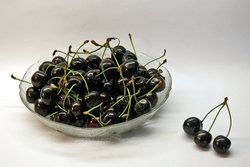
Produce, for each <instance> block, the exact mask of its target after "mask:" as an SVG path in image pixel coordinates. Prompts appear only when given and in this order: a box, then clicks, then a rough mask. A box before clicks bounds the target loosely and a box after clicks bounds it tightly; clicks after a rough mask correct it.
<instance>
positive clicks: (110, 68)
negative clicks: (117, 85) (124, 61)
mask: <svg viewBox="0 0 250 167" xmlns="http://www.w3.org/2000/svg"><path fill="white" fill-rule="evenodd" d="M118 68H119V67H109V68H107V69H105V70H103V71H102V72H100V73H99V74H97V75H96V76H95V77H98V76H100V75H102V74H103V73H104V72H106V71H108V70H112V69H118Z"/></svg>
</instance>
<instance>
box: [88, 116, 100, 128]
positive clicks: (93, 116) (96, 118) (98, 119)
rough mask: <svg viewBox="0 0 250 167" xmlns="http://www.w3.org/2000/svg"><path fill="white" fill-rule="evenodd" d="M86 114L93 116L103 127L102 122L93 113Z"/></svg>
mask: <svg viewBox="0 0 250 167" xmlns="http://www.w3.org/2000/svg"><path fill="white" fill-rule="evenodd" d="M88 115H90V116H91V117H93V118H95V120H97V122H98V123H99V124H100V125H101V126H102V127H103V125H102V123H101V122H100V120H99V119H98V118H96V117H95V116H94V115H93V114H91V113H88Z"/></svg>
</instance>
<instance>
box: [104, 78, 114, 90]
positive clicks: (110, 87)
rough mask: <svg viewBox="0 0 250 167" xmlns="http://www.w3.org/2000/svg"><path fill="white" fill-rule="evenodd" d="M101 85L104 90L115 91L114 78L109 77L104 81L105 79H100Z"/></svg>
mask: <svg viewBox="0 0 250 167" xmlns="http://www.w3.org/2000/svg"><path fill="white" fill-rule="evenodd" d="M102 86H103V88H102V89H103V90H104V91H105V92H110V93H113V92H114V91H115V80H114V79H110V80H108V81H106V80H105V79H103V80H102Z"/></svg>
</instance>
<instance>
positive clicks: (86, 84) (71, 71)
mask: <svg viewBox="0 0 250 167" xmlns="http://www.w3.org/2000/svg"><path fill="white" fill-rule="evenodd" d="M74 72H75V73H77V74H79V75H80V77H81V78H82V80H83V82H84V84H85V87H86V90H87V92H88V94H89V87H88V83H87V81H86V79H85V78H84V77H83V76H82V74H81V73H80V72H78V71H73V70H70V71H69V72H68V74H67V75H66V77H65V78H67V76H68V75H69V74H70V73H74Z"/></svg>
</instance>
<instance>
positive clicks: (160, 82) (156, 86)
mask: <svg viewBox="0 0 250 167" xmlns="http://www.w3.org/2000/svg"><path fill="white" fill-rule="evenodd" d="M161 84H162V81H161V80H160V81H159V82H158V84H157V85H155V86H154V87H153V89H151V90H150V91H149V92H148V93H146V94H144V95H141V96H140V97H138V98H139V99H140V98H142V97H145V96H147V95H148V94H149V93H151V92H153V91H154V90H155V89H157V88H158V87H159V86H161Z"/></svg>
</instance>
